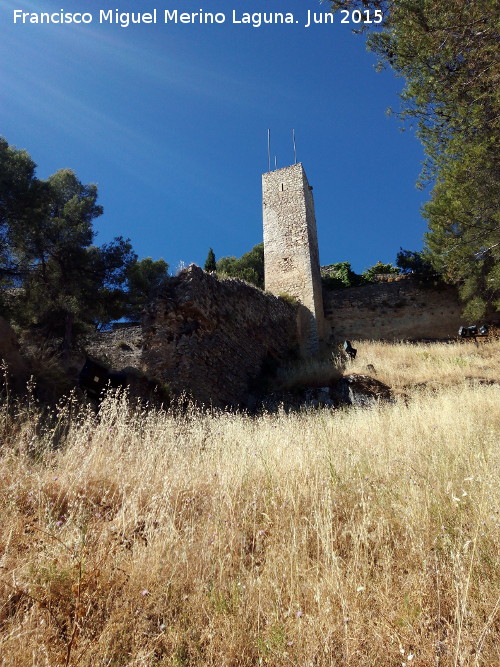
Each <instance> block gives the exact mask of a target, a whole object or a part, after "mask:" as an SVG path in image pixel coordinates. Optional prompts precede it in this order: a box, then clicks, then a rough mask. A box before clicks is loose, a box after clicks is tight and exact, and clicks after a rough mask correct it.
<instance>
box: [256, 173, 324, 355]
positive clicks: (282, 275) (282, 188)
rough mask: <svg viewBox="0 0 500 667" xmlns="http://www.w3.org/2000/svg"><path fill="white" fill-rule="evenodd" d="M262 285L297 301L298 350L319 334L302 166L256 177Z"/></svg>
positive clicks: (312, 228) (315, 258) (315, 256)
mask: <svg viewBox="0 0 500 667" xmlns="http://www.w3.org/2000/svg"><path fill="white" fill-rule="evenodd" d="M262 207H263V222H264V274H265V288H266V290H267V291H268V292H271V293H272V294H275V295H280V294H281V295H283V294H288V295H289V296H292V297H294V298H295V299H297V300H298V301H299V303H300V304H301V306H302V307H301V308H300V309H299V318H298V333H299V340H300V343H301V348H302V351H303V353H305V354H309V353H314V352H317V351H318V349H319V342H320V340H322V339H323V338H324V313H323V297H322V290H321V275H320V266H319V251H318V237H317V232H316V217H315V214H314V200H313V195H312V188H311V186H310V185H309V183H308V181H307V177H306V174H305V172H304V169H303V167H302V164H300V163H299V164H294V165H292V166H290V167H285V168H283V169H277V170H276V171H271V172H268V173H266V174H263V176H262Z"/></svg>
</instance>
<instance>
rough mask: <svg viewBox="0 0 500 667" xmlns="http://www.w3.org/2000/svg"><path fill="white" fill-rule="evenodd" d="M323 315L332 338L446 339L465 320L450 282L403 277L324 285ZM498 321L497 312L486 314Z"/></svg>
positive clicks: (490, 318)
mask: <svg viewBox="0 0 500 667" xmlns="http://www.w3.org/2000/svg"><path fill="white" fill-rule="evenodd" d="M323 302H324V306H325V319H326V321H327V323H328V324H329V325H330V328H331V340H335V341H342V340H345V339H347V340H387V341H394V340H421V339H447V338H454V337H456V336H457V332H458V329H459V327H460V326H461V325H464V324H475V323H474V322H472V323H469V322H466V321H465V320H464V318H463V317H462V315H461V312H462V310H463V305H461V304H460V302H459V300H458V295H457V290H456V288H455V287H452V286H450V285H439V286H435V285H425V284H420V283H419V281H417V280H415V279H412V278H407V279H403V280H397V281H394V282H379V283H375V284H373V285H365V286H363V287H348V288H345V289H336V290H325V291H324V294H323ZM486 319H487V320H488V319H489V320H490V321H495V320H496V321H498V314H496V315H493V314H490V315H489V316H488V317H487V318H486Z"/></svg>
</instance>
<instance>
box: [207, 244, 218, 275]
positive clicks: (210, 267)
mask: <svg viewBox="0 0 500 667" xmlns="http://www.w3.org/2000/svg"><path fill="white" fill-rule="evenodd" d="M204 269H205V271H210V272H214V271H217V264H216V263H215V253H214V251H213V250H212V248H210V250H209V251H208V255H207V259H206V261H205V266H204Z"/></svg>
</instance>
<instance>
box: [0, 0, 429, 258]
mask: <svg viewBox="0 0 500 667" xmlns="http://www.w3.org/2000/svg"><path fill="white" fill-rule="evenodd" d="M61 8H62V9H64V10H65V11H66V12H77V11H80V12H90V13H91V14H92V16H93V17H94V20H93V22H92V23H91V24H88V25H73V24H63V25H46V24H44V25H36V24H24V25H23V24H14V23H13V20H12V16H13V11H14V10H15V9H22V10H23V11H27V12H52V11H56V12H59V11H60V10H61ZM115 8H118V9H119V10H120V11H121V12H149V11H151V10H152V9H153V8H157V10H158V23H157V24H156V25H152V24H149V25H147V24H143V25H131V26H129V27H128V28H122V27H120V26H119V25H114V24H113V25H110V24H99V21H98V20H99V10H100V9H104V10H106V9H115ZM200 8H201V9H203V10H204V11H205V12H221V13H224V14H225V15H226V16H227V20H226V22H225V23H224V24H219V25H203V24H172V23H168V24H164V23H163V10H164V9H169V10H174V9H178V10H179V12H197V11H199V10H200ZM233 9H234V10H235V11H236V15H237V17H238V18H241V15H242V13H243V12H245V11H247V12H264V11H265V12H293V13H294V18H296V20H298V21H299V23H297V24H292V25H262V26H261V27H260V28H254V27H252V26H249V25H243V24H233V23H232V11H233ZM309 9H310V10H311V11H313V12H325V11H327V5H326V4H319V3H318V2H317V1H316V0H302V1H300V0H288V2H286V3H283V4H281V3H280V2H278V0H268V1H267V2H261V1H260V0H250V1H249V2H248V3H241V2H238V0H233V2H230V1H229V0H210V2H207V3H206V4H205V3H201V2H198V3H195V2H191V1H190V0H189V1H185V0H179V2H178V4H175V3H174V2H172V3H171V4H170V3H169V4H165V3H160V2H159V1H156V2H155V0H151V2H150V1H149V0H148V1H144V0H135V2H131V1H129V0H124V1H122V2H115V3H110V2H109V1H108V0H102V2H97V1H96V0H82V2H75V1H74V0H72V1H71V2H70V1H69V0H66V2H62V0H61V1H60V2H59V3H54V2H53V1H52V0H50V1H49V0H44V1H43V2H33V1H31V2H23V3H22V4H20V3H16V2H14V1H11V0H7V1H5V0H0V62H1V63H2V65H1V67H0V134H1V135H3V136H4V137H5V138H6V139H7V141H8V142H9V143H10V144H13V145H15V146H17V147H18V148H25V149H27V150H28V152H29V153H30V154H31V156H32V158H33V159H34V160H35V162H36V163H37V165H38V169H37V174H38V176H39V177H40V178H46V177H47V176H49V175H50V174H51V173H53V172H55V171H57V169H60V168H66V167H69V168H71V169H73V170H74V171H75V172H76V173H77V175H78V177H79V178H80V179H81V180H82V181H83V182H85V183H91V182H92V183H97V184H98V187H99V201H100V203H101V204H102V205H103V206H104V214H103V216H101V217H100V218H98V219H97V220H96V221H95V227H96V230H97V232H98V236H97V239H96V242H99V243H104V242H106V241H109V240H110V239H111V238H113V237H114V236H118V235H122V236H125V237H129V238H130V239H131V240H132V243H133V246H134V249H135V251H136V252H137V253H138V255H139V256H140V257H148V256H150V257H153V258H154V259H158V258H159V257H163V258H164V259H165V260H166V261H167V262H168V263H169V264H170V267H171V269H172V270H173V271H175V270H176V269H177V268H178V266H179V263H181V262H182V263H184V264H189V263H191V262H196V263H198V264H201V265H203V263H204V261H205V258H206V255H207V252H208V248H209V247H210V246H211V247H213V249H214V251H215V254H216V257H217V258H219V257H222V256H225V255H236V256H240V255H241V254H242V253H244V252H246V251H247V250H249V249H250V248H251V247H252V246H253V245H255V244H256V243H259V242H260V241H261V240H262V210H261V174H262V172H264V171H267V129H268V128H270V129H271V151H272V156H273V158H272V159H273V164H274V156H275V155H276V156H277V165H278V167H283V166H286V165H288V164H291V163H292V162H293V146H292V138H291V131H292V128H294V129H295V133H296V137H297V158H298V160H299V161H301V162H302V163H303V165H304V168H305V170H306V173H307V176H308V179H309V182H310V183H311V184H312V185H313V186H314V196H315V204H316V218H317V224H318V237H319V244H320V258H321V262H322V264H327V263H332V262H339V261H350V262H351V263H352V266H353V268H354V269H355V270H356V271H362V270H363V269H365V268H366V267H368V266H371V265H373V264H374V263H375V262H377V261H378V260H381V261H384V262H393V261H394V260H395V256H396V253H397V252H398V250H399V248H400V246H402V247H403V248H405V249H411V250H419V249H421V247H422V243H423V233H424V231H425V227H426V225H425V221H424V220H423V219H422V218H421V215H420V207H421V205H422V203H423V202H424V201H425V200H426V199H427V198H428V197H429V192H428V191H424V192H420V191H418V190H417V189H416V188H415V181H416V179H417V177H418V174H419V172H420V167H421V161H422V159H423V152H422V149H421V146H420V144H419V142H418V140H417V139H416V137H415V136H414V134H413V133H412V132H411V131H406V132H401V131H400V129H399V123H398V120H397V119H396V118H395V117H394V116H393V117H387V116H386V114H385V110H386V108H387V107H388V106H392V107H394V108H395V109H397V108H398V104H399V103H398V92H399V91H400V90H401V87H402V81H401V80H400V79H396V78H395V77H394V76H393V75H392V73H390V72H383V73H381V74H377V73H376V72H375V69H374V64H375V60H376V59H375V57H374V56H373V55H372V54H369V53H367V52H366V50H365V46H364V39H363V37H359V36H355V35H353V34H352V33H351V29H352V28H353V27H355V26H354V25H352V24H351V25H342V24H340V18H338V19H337V21H336V23H335V24H334V25H330V24H328V25H315V26H311V27H310V28H306V27H304V22H305V20H306V15H307V10H309Z"/></svg>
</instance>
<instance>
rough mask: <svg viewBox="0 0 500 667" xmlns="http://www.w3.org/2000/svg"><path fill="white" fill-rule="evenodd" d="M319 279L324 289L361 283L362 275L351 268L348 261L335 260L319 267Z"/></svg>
mask: <svg viewBox="0 0 500 667" xmlns="http://www.w3.org/2000/svg"><path fill="white" fill-rule="evenodd" d="M321 281H322V283H323V286H324V287H325V288H326V289H342V288H343V287H357V286H358V285H362V284H363V282H364V280H363V278H362V276H360V275H359V274H358V273H355V272H354V271H353V270H352V267H351V263H350V262H336V263H335V264H329V265H328V266H323V267H321Z"/></svg>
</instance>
